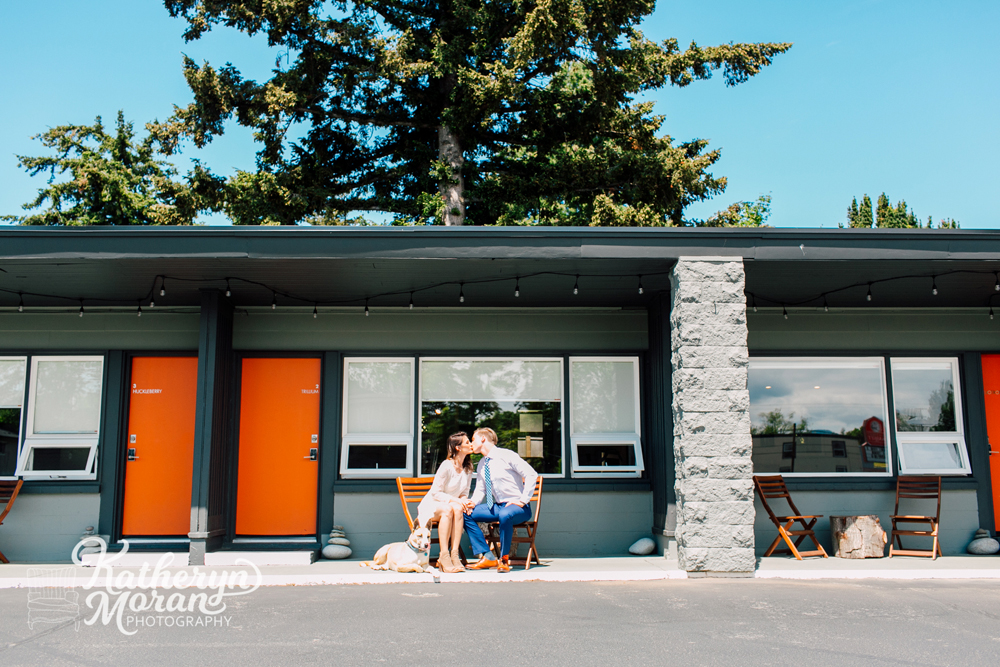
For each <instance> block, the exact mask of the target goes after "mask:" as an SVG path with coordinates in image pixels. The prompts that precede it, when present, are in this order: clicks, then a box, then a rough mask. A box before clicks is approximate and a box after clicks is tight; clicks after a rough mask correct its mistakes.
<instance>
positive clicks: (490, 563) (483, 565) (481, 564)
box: [469, 554, 497, 570]
mask: <svg viewBox="0 0 1000 667" xmlns="http://www.w3.org/2000/svg"><path fill="white" fill-rule="evenodd" d="M494 567H497V562H496V561H495V560H490V559H489V558H487V557H486V554H483V555H482V556H480V557H479V560H478V561H476V562H475V563H473V564H472V565H470V566H469V569H470V570H489V569H491V568H494Z"/></svg>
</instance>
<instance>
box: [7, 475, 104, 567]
mask: <svg viewBox="0 0 1000 667" xmlns="http://www.w3.org/2000/svg"><path fill="white" fill-rule="evenodd" d="M100 509H101V496H100V494H97V493H51V494H50V493H24V492H23V491H22V492H21V494H20V495H18V497H17V501H16V502H15V503H14V508H13V509H12V510H11V511H10V514H8V515H7V516H6V518H5V519H4V520H3V526H0V551H3V553H4V555H5V556H7V558H8V559H9V560H10V562H12V563H69V562H71V557H70V554H71V553H72V552H73V547H74V546H76V543H77V542H79V541H80V536H81V535H82V534H83V531H84V529H85V528H86V527H87V526H96V525H97V520H98V516H99V514H100Z"/></svg>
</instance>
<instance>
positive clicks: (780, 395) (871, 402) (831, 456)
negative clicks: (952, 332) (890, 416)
mask: <svg viewBox="0 0 1000 667" xmlns="http://www.w3.org/2000/svg"><path fill="white" fill-rule="evenodd" d="M883 377H884V375H883V371H882V365H881V361H880V360H878V359H874V360H871V359H869V360H816V359H810V360H792V359H784V360H780V361H777V360H753V361H751V363H750V370H749V389H750V418H751V433H752V435H753V464H754V472H755V473H807V474H824V473H847V474H858V473H879V474H885V473H886V472H888V467H887V456H886V449H885V448H886V437H885V421H884V419H885V414H886V408H885V398H884V396H885V392H884V390H883V389H884V387H883V385H884V380H883Z"/></svg>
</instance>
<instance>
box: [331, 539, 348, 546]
mask: <svg viewBox="0 0 1000 667" xmlns="http://www.w3.org/2000/svg"><path fill="white" fill-rule="evenodd" d="M328 544H339V545H340V546H342V547H349V546H351V541H350V540H349V539H347V538H346V537H331V538H330V540H329V542H328Z"/></svg>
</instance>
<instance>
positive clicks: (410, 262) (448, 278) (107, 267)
mask: <svg viewBox="0 0 1000 667" xmlns="http://www.w3.org/2000/svg"><path fill="white" fill-rule="evenodd" d="M699 256H701V257H732V258H734V259H743V260H744V261H745V264H746V267H747V286H746V287H747V292H748V294H753V295H755V298H756V299H757V303H758V305H760V306H768V305H781V304H787V305H789V306H796V305H799V306H808V305H813V306H821V305H822V298H821V297H820V296H819V295H821V294H822V293H824V292H830V294H829V295H828V296H827V300H828V303H829V305H831V306H834V307H837V306H841V307H851V306H858V307H863V306H865V305H869V304H870V305H878V306H883V307H885V306H899V307H933V306H942V307H970V306H985V305H986V304H987V303H988V300H989V298H990V297H991V296H992V295H993V294H1000V293H997V292H996V291H995V290H994V289H993V288H994V285H995V283H996V276H995V275H994V272H996V271H1000V231H992V230H985V231H975V230H896V229H829V230H826V229H770V228H753V229H739V228H737V229H734V228H726V229H704V228H586V227H584V228H578V227H554V228H553V227H513V228H512V227H460V228H446V227H295V228H287V227H134V228H129V227H110V228H106V227H89V228H40V227H6V228H0V270H2V272H0V290H4V291H3V292H0V307H15V306H16V305H17V303H18V299H19V297H18V293H19V292H23V293H25V294H26V295H29V296H25V303H26V305H29V307H30V306H48V307H60V306H62V307H76V306H78V300H79V299H84V301H85V303H86V305H88V306H100V305H106V306H116V305H117V306H129V305H134V304H136V303H138V301H139V300H140V299H146V300H148V297H149V295H150V294H151V293H152V292H153V287H152V285H153V282H154V281H155V280H157V276H165V277H166V280H167V295H166V296H165V297H163V298H160V297H159V295H158V294H157V295H156V297H155V298H156V299H157V302H158V303H157V305H158V306H159V305H161V304H162V305H164V306H171V305H175V306H192V305H196V304H197V303H198V290H199V289H203V288H208V287H217V288H224V287H225V279H226V278H230V279H231V287H232V289H233V291H234V302H235V303H237V305H245V306H266V305H268V304H270V303H271V299H272V298H273V296H274V294H273V292H272V290H275V291H277V293H278V302H279V304H280V305H283V306H285V305H299V306H309V305H312V304H314V303H316V304H319V305H321V306H350V305H356V306H360V305H364V303H365V300H366V298H367V299H369V300H370V303H371V305H373V306H405V305H407V303H408V301H409V294H410V292H414V302H415V303H416V304H417V305H419V306H456V307H457V306H459V305H460V304H459V302H458V296H459V290H460V283H464V285H463V286H461V290H462V291H463V293H464V295H465V297H466V299H465V302H464V304H461V305H464V306H466V307H475V306H488V307H540V306H602V307H606V306H620V307H642V306H644V305H645V304H646V303H648V300H649V299H650V298H651V296H652V295H653V294H655V293H656V292H659V291H666V290H669V289H670V285H669V278H668V275H669V271H670V269H671V268H672V266H673V264H674V262H675V261H676V260H677V258H679V257H699ZM577 275H580V276H581V277H580V279H579V286H580V293H579V294H578V295H574V294H573V293H572V289H573V285H574V283H575V282H576V276H577ZM640 275H641V276H642V284H643V287H644V293H643V294H642V295H640V294H639V293H638V277H639V276H640ZM934 276H937V278H936V282H937V286H938V289H939V294H938V295H936V296H935V295H933V294H932V293H931V282H932V280H935V278H934ZM519 277H520V278H521V284H520V287H521V289H520V297H514V294H513V292H514V283H515V280H516V279H517V278H519ZM869 282H873V283H874V284H873V286H872V291H873V294H874V295H876V297H877V299H874V300H873V302H867V300H866V293H867V289H868V287H867V284H868V283H869ZM852 285H854V287H850V288H848V287H849V286H852ZM842 288H848V289H842ZM156 291H157V292H158V288H157V290H156ZM36 295H48V296H36ZM997 305H998V306H1000V300H998V303H997Z"/></svg>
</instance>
